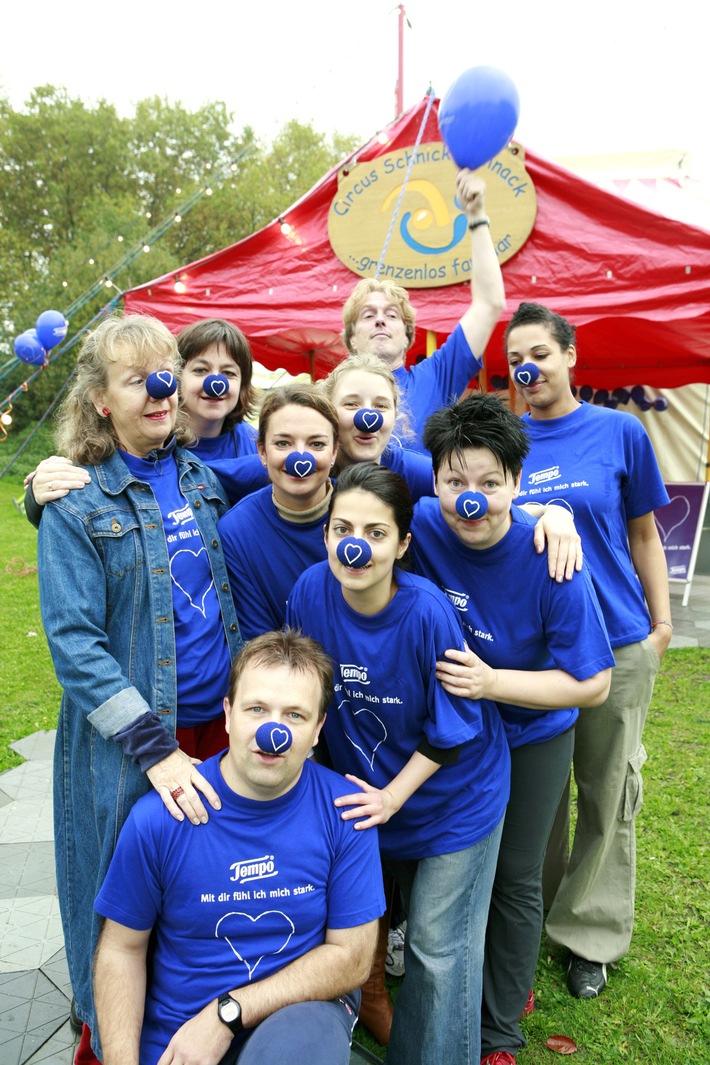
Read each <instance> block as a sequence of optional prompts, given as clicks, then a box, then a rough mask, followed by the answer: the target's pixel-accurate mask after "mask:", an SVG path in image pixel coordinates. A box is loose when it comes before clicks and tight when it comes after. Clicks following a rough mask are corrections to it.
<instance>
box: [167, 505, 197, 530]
mask: <svg viewBox="0 0 710 1065" xmlns="http://www.w3.org/2000/svg"><path fill="white" fill-rule="evenodd" d="M168 517H169V518H170V519H171V520H172V523H173V525H184V524H185V522H186V521H192V520H193V518H194V514H193V513H192V507H191V506H190V504H189V503H186V504H185V506H184V507H180V509H179V510H171V511H170V513H169V514H168Z"/></svg>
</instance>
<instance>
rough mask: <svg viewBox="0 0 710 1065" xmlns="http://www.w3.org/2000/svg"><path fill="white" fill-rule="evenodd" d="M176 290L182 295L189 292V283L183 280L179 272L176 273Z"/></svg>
mask: <svg viewBox="0 0 710 1065" xmlns="http://www.w3.org/2000/svg"><path fill="white" fill-rule="evenodd" d="M175 291H176V292H177V293H178V294H179V295H182V294H183V292H187V285H186V284H185V282H184V281H181V280H180V278H179V277H178V275H177V274H175Z"/></svg>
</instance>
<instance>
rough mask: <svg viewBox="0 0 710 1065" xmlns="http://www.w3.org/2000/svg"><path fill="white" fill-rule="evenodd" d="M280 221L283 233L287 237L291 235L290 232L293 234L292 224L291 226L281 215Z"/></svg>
mask: <svg viewBox="0 0 710 1065" xmlns="http://www.w3.org/2000/svg"><path fill="white" fill-rule="evenodd" d="M279 222H280V224H281V232H282V233H283V235H284V236H285V237H288V236H290V234H291V226H290V224H289V223H288V222H287V221H286V219H285V218H281V217H279Z"/></svg>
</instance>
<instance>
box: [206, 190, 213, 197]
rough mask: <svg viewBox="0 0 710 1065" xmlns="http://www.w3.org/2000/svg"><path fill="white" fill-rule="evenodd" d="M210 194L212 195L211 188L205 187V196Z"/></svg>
mask: <svg viewBox="0 0 710 1065" xmlns="http://www.w3.org/2000/svg"><path fill="white" fill-rule="evenodd" d="M211 195H212V189H209V188H207V189H205V196H211Z"/></svg>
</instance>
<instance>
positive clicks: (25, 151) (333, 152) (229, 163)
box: [0, 85, 355, 446]
mask: <svg viewBox="0 0 710 1065" xmlns="http://www.w3.org/2000/svg"><path fill="white" fill-rule="evenodd" d="M232 122H233V116H232V115H231V114H230V113H229V112H228V111H227V109H226V107H225V105H224V104H223V103H208V104H205V105H204V106H202V107H201V108H199V109H198V110H197V111H194V112H191V111H188V110H187V109H186V108H184V107H183V106H182V104H180V103H170V102H169V101H167V100H164V99H161V98H159V97H153V98H151V99H148V100H143V101H141V102H140V103H139V104H138V105H137V106H136V111H135V115H134V116H133V117H131V118H120V117H119V116H118V114H117V112H116V110H115V108H114V107H113V105H112V104H110V103H108V102H107V101H105V100H101V101H99V102H98V103H97V104H96V105H94V106H92V107H90V106H88V105H86V104H84V103H83V102H82V101H81V100H79V99H73V98H71V97H70V96H69V95H68V94H67V92H66V90H65V89H62V88H56V87H54V86H51V85H45V86H41V87H39V88H36V89H34V90H33V92H32V94H31V95H30V98H29V100H28V101H27V104H26V105H25V107H24V108H22V109H20V110H15V109H13V108H12V107H11V105H10V104H9V102H8V101H7V100H6V99H0V171H1V172H2V181H0V366H1V365H3V364H4V363H5V362H6V361H7V360H10V362H11V360H12V356H13V348H12V342H13V338H14V337H15V336H16V335H17V334H18V333H20V332H22V331H23V330H24V329H27V328H30V327H31V326H33V325H34V322H35V320H36V318H37V316H38V314H39V313H40V312H41V311H43V310H46V309H47V308H49V307H52V308H56V309H57V310H63V311H65V312H66V310H67V308H69V307H70V306H73V305H74V304H76V303H77V302H80V301H81V300H82V299H84V296H85V294H86V293H87V292H88V291H89V290H90V289H91V288H92V286H94V285H95V283H96V282H97V281H99V280H100V279H101V278H102V276H105V275H107V274H109V273H111V272H112V268H113V267H114V266H115V265H116V264H117V263H118V262H119V261H120V260H121V259H122V258H124V257H126V258H129V257H130V256H128V255H127V253H128V252H130V251H131V249H140V247H141V245H142V243H143V242H144V241H146V240H147V236H148V234H149V233H150V231H151V230H152V229H153V228H155V227H156V226H157V225H159V224H160V223H162V222H163V221H166V222H169V223H170V224H169V226H168V228H167V230H166V232H165V233H164V235H163V236H162V237H161V238H160V239H159V240H157V241H155V242H150V250H149V251H148V253H147V254H143V253H142V252H140V253H137V254H136V255H135V257H134V258H133V259H132V261H131V262H126V263H125V265H124V266H123V267H122V269H121V271H120V273H119V274H118V275H117V276H116V277H115V284H116V286H117V287H118V288H120V289H122V290H125V289H128V288H131V287H134V286H135V285H138V284H142V283H144V282H146V281H149V280H150V279H151V278H154V277H158V276H160V275H161V274H164V273H168V272H170V271H172V270H177V269H178V268H179V267H180V266H182V265H184V264H185V263H186V262H191V261H194V260H195V259H199V258H202V257H203V256H205V255H208V254H210V253H212V252H214V251H217V250H218V249H219V248H222V247H224V246H226V245H228V244H232V243H234V242H236V241H238V240H240V239H241V238H242V237H245V236H248V235H249V234H250V233H252V232H254V231H255V230H256V229H259V228H260V227H261V226H263V225H266V224H267V223H268V222H270V221H272V220H273V219H274V218H276V217H278V216H279V215H280V214H282V213H283V212H284V211H285V210H286V209H287V208H288V207H289V206H290V204H292V203H293V202H294V201H295V200H297V199H299V198H300V197H301V196H302V195H303V194H304V193H305V192H307V191H308V189H309V188H311V186H312V185H313V184H315V182H316V181H318V180H319V179H320V178H321V177H322V175H323V174H324V173H325V172H326V171H327V170H329V169H330V168H331V167H332V166H333V165H334V164H335V163H337V162H339V160H340V159H341V158H342V157H343V156H344V155H345V154H347V153H348V152H349V151H350V150H352V149H353V148H354V147H355V142H354V139H353V138H347V137H343V136H342V135H340V134H335V135H334V136H333V138H332V139H331V140H328V139H327V138H326V137H325V135H324V134H322V133H318V132H317V131H316V130H314V129H313V128H312V126H311V125H304V124H302V123H299V122H298V121H296V120H295V119H294V120H291V121H290V122H288V123H287V124H286V125H285V126H284V128H283V129H282V131H281V132H280V133H279V135H278V136H277V138H276V140H275V141H274V143H273V144H272V145H270V146H268V145H262V144H259V143H258V142H257V141H256V140H255V137H254V134H253V131H252V130H251V129H250V128H249V127H248V126H246V127H244V129H243V130H242V132H241V133H234V132H233V130H232ZM208 187H209V188H210V189H211V193H212V194H211V195H207V194H203V192H204V190H206V189H207V188H208ZM194 195H197V196H198V197H199V196H200V195H202V198H201V199H198V201H197V203H196V204H195V206H194V207H192V209H191V210H190V211H189V212H187V213H185V215H184V217H182V219H181V221H180V222H177V220H176V216H177V214H178V212H179V210H180V208H181V205H182V204H184V203H185V202H186V201H188V200H189V199H190V198H191V197H193V196H194ZM112 294H113V295H115V294H116V290H115V289H113V288H112V289H107V288H101V289H100V290H99V291H98V292H96V293H95V294H94V296H93V298H92V299H90V300H88V301H87V302H86V303H85V304H84V305H83V306H82V307H81V308H79V309H77V310H76V311H75V312H74V313H73V314H72V316H71V321H70V336H71V335H73V334H75V333H76V332H77V331H78V330H79V329H81V328H82V327H83V326H84V325H85V324H86V323H87V322H89V321H90V320H91V319H92V317H93V316H94V315H95V314H96V313H97V311H98V310H99V309H100V308H101V307H102V305H104V304H105V303H107V302H108V300H109V299H110V297H111V295H112ZM72 363H73V360H72V359H64V358H60V359H59V360H57V362H56V364H53V365H52V366H50V367H48V368H47V369H46V370H45V371H43V373H42V374H41V375H40V377H39V378H38V380H37V381H36V382H34V383H33V385H32V387H31V389H30V391H29V392H28V393H27V395H26V396H23V397H22V401H21V402H18V403H16V404H15V410H14V412H13V414H14V419H15V421H14V424H15V429H16V430H21V429H22V428H23V426H26V425H27V424H29V423H30V422H32V421H34V420H35V419H36V418H38V417H39V416H40V415H41V414H42V413H43V412H44V411H45V410H46V408H47V405H48V404H49V403H50V401H51V399H52V398H53V397H54V395H55V393H56V391H57V389H58V388H59V387H60V385H61V383H62V382H63V381H64V379H65V378H66V376H67V375H68V374H69V372H70V370H71V365H72ZM30 372H31V371H30V370H29V369H28V367H26V366H24V365H22V364H17V365H15V366H13V368H12V372H11V373H10V374H9V376H5V377H4V378H3V380H2V383H1V384H0V399H1V398H2V396H4V395H7V394H9V393H10V391H12V389H13V388H16V387H17V386H18V385H19V383H20V382H21V381H22V380H24V379H25V378H26V377H27V376H28V375H29V373H30ZM13 436H14V433H13ZM6 446H7V445H6Z"/></svg>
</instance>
